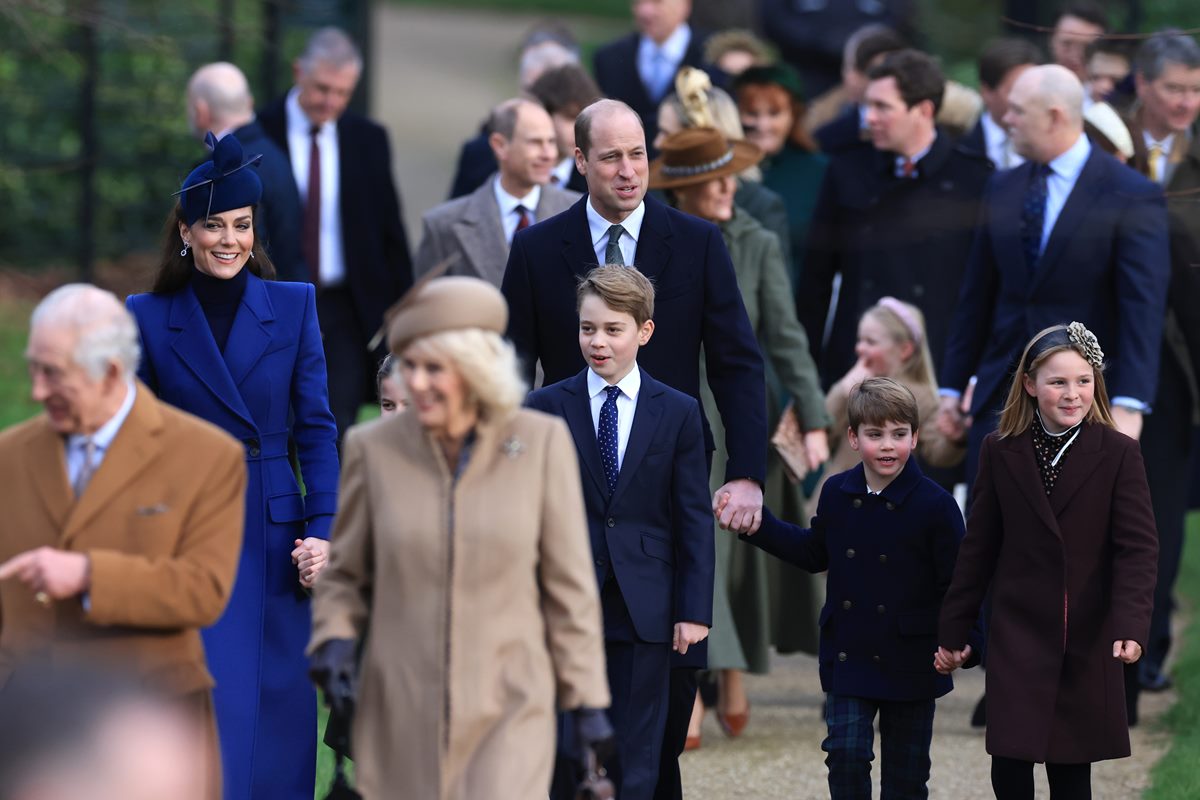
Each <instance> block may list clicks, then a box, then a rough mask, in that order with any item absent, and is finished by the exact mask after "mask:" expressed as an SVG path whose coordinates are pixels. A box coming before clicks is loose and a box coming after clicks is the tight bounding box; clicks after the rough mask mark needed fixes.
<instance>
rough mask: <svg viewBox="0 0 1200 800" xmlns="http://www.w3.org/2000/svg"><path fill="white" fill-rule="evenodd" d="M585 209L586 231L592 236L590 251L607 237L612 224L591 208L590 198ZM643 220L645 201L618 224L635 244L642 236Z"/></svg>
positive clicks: (644, 216)
mask: <svg viewBox="0 0 1200 800" xmlns="http://www.w3.org/2000/svg"><path fill="white" fill-rule="evenodd" d="M585 208H586V209H587V221H588V230H589V232H590V233H591V234H592V249H595V248H596V247H598V246H599V244H600V242H601V241H603V240H604V239H605V237H607V236H608V229H609V228H611V227H612V226H613V223H611V222H609V221H608V220H606V219H605V218H604V217H602V216H600V212H599V211H597V210H596V209H595V208H593V207H592V198H591V197H589V198H588V201H587V204H586V206H585ZM645 218H646V201H645V200H643V201H642V202H640V203H638V207H637V208H635V209H634V210H633V211H632V213H630V215H629V216H628V217H626V218H625V220H624V221H623V222H620V223H618V224H619V225H620V226H621V227H622V228H624V229H625V233H627V234H628V235H629V236H630V237H632V238H633V241H635V242H636V241H637V240H638V237H639V236H641V234H642V220H643V219H645Z"/></svg>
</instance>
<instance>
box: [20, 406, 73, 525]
mask: <svg viewBox="0 0 1200 800" xmlns="http://www.w3.org/2000/svg"><path fill="white" fill-rule="evenodd" d="M25 469H26V470H27V471H28V472H29V475H30V476H31V477H32V478H33V485H34V486H35V487H36V490H37V494H38V497H39V498H41V501H42V504H43V505H44V506H45V507H46V513H47V514H49V515H50V519H51V520H53V522H54V529H55V530H62V526H63V523H64V522H65V521H66V519H67V513H68V511H70V508H71V506H72V504H74V502H75V498H74V497H73V496H72V493H71V484H70V483H69V481H68V480H67V450H66V444H65V443H64V441H63V437H62V436H61V435H60V434H59V433H58V432H56V431H55V430H54V429H53V428H51V427H50V424H49V423H48V422H47V421H46V420H45V419H42V421H41V423H40V429H39V431H38V435H37V436H35V437H34V438H32V439H30V440H29V446H28V451H27V452H26V454H25Z"/></svg>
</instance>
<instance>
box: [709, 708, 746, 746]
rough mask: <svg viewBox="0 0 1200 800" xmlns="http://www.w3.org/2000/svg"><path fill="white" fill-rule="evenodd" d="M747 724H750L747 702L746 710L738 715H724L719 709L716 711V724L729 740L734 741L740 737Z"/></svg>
mask: <svg viewBox="0 0 1200 800" xmlns="http://www.w3.org/2000/svg"><path fill="white" fill-rule="evenodd" d="M748 722H750V701H749V700H747V701H746V710H745V711H742V712H741V713H738V714H726V713H725V712H724V711H722V710H721V709H717V723H718V724H719V725H720V726H721V730H723V731H725V735H726V736H728V737H729V738H730V739H736V738H737V737H739V736H741V735H742V731H744V730H745V729H746V724H747V723H748Z"/></svg>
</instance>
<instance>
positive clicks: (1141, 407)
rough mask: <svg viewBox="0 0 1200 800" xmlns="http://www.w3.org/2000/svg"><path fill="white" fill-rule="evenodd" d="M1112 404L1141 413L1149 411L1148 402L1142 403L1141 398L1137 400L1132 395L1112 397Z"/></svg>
mask: <svg viewBox="0 0 1200 800" xmlns="http://www.w3.org/2000/svg"><path fill="white" fill-rule="evenodd" d="M1112 404H1113V405H1114V406H1120V407H1121V408H1127V409H1129V410H1130V411H1137V412H1139V413H1142V414H1149V413H1150V404H1149V403H1143V402H1142V401H1141V400H1137V399H1135V398H1132V397H1126V396H1124V395H1120V396H1118V397H1114V398H1113V399H1112Z"/></svg>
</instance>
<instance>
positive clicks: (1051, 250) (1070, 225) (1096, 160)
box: [1029, 147, 1108, 295]
mask: <svg viewBox="0 0 1200 800" xmlns="http://www.w3.org/2000/svg"><path fill="white" fill-rule="evenodd" d="M1107 157H1108V156H1106V155H1102V154H1101V152H1100V149H1099V148H1097V147H1093V148H1092V152H1091V154H1090V155H1089V156H1088V160H1087V161H1086V162H1085V163H1084V165H1083V171H1082V172H1080V173H1079V178H1078V179H1077V180H1076V181H1075V185H1074V186H1073V187H1072V188H1071V194H1069V195H1068V196H1067V202H1066V204H1065V205H1063V209H1062V211H1061V212H1060V213H1059V215H1058V219H1057V220H1055V221H1054V229H1053V230H1051V231H1050V238H1049V239H1047V240H1046V249H1045V251H1043V253H1042V257H1041V258H1039V259H1038V265H1037V271H1036V272H1034V275H1033V280H1032V281H1030V282H1029V293H1030V294H1031V295H1032V294H1033V293H1034V292H1036V291H1037V289H1038V286H1039V285H1040V284H1041V283H1042V281H1044V280H1045V279H1046V275H1047V274H1048V273H1049V272H1050V270H1051V269H1052V268H1053V267H1054V262H1055V261H1056V260H1057V259H1058V258H1059V256H1061V255H1062V253H1063V251H1064V250H1065V249H1066V247H1067V245H1068V244H1069V243H1070V241H1071V237H1072V236H1074V234H1075V229H1076V228H1078V227H1079V223H1081V222H1082V221H1083V220H1084V218H1085V217H1086V216H1087V214H1088V211H1089V210H1090V209H1091V207H1092V205H1093V203H1094V201H1095V199H1096V197H1098V196H1099V194H1100V191H1101V184H1102V183H1103V170H1104V163H1103V162H1102V161H1101V159H1102V158H1107Z"/></svg>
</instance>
